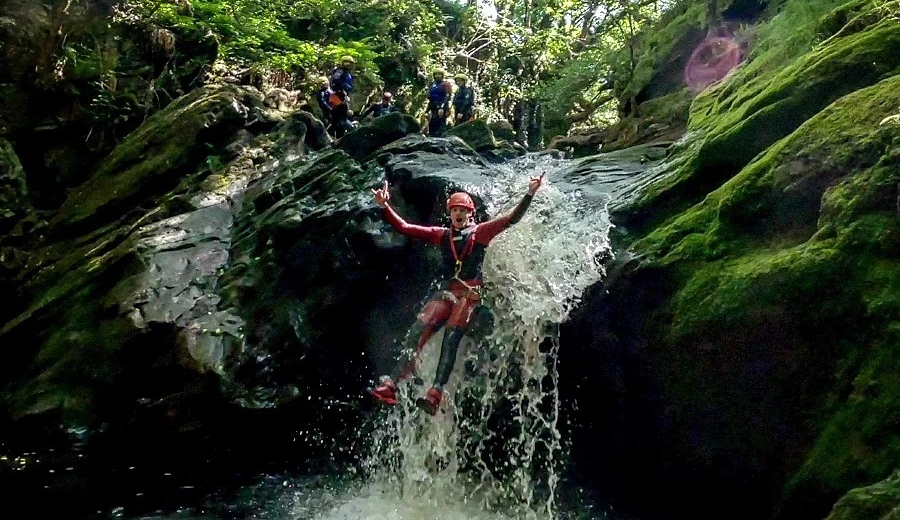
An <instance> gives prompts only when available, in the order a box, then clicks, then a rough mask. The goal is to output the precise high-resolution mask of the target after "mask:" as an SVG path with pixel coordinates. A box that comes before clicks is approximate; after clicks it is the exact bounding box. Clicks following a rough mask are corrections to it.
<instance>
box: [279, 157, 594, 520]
mask: <svg viewBox="0 0 900 520" xmlns="http://www.w3.org/2000/svg"><path fill="white" fill-rule="evenodd" d="M566 165H567V164H566V163H564V162H562V161H559V160H553V159H550V158H534V157H527V158H524V159H521V160H519V161H515V162H513V163H510V164H509V165H505V166H501V167H498V169H497V170H496V177H495V179H494V182H493V183H492V185H491V186H490V187H489V188H488V189H486V190H485V189H484V188H480V187H476V186H471V187H466V188H467V189H470V190H471V191H473V192H475V193H477V194H478V195H480V196H481V197H482V199H483V200H485V201H486V202H487V204H488V208H487V209H488V213H489V214H490V215H498V214H501V213H503V212H506V211H509V210H510V209H511V208H512V207H513V206H514V205H515V204H516V203H517V202H518V200H519V198H520V197H521V196H522V194H523V193H524V190H525V187H526V186H527V182H528V177H529V176H537V175H540V174H542V173H543V174H545V175H546V176H545V179H546V180H547V183H546V186H544V187H542V188H541V190H540V191H539V192H538V194H537V195H536V196H535V198H534V201H533V203H532V206H531V209H530V210H529V212H528V213H527V214H526V216H525V218H524V219H522V221H521V222H519V223H518V224H517V225H515V226H513V227H511V228H509V229H508V230H506V231H505V232H504V233H502V234H501V235H500V236H498V237H497V238H496V239H495V240H494V241H493V242H492V243H491V246H490V247H489V248H488V253H487V256H486V259H485V265H484V277H485V283H486V291H485V297H484V303H485V304H486V305H487V306H488V308H490V309H491V313H492V314H493V318H494V319H493V328H492V331H491V332H490V333H489V334H487V335H486V336H485V337H482V338H478V339H470V338H468V337H467V338H466V339H464V341H463V343H462V345H461V347H460V355H459V357H458V359H457V365H456V368H455V370H454V373H453V376H452V377H451V379H450V382H449V384H448V385H447V387H446V388H445V398H444V403H443V404H442V406H441V410H440V411H439V412H438V414H437V415H436V416H434V417H432V416H429V415H426V414H424V413H423V412H421V411H420V410H418V409H417V408H416V407H415V405H414V401H415V399H416V397H418V396H420V395H421V394H422V393H423V392H424V390H425V389H426V388H427V386H423V385H421V384H417V383H416V382H414V380H412V379H410V380H407V381H405V382H404V383H402V384H401V385H400V397H401V404H400V405H398V406H396V407H393V408H390V409H386V410H385V411H384V413H383V414H382V415H381V416H380V417H379V418H378V419H377V421H378V422H377V424H376V425H375V428H374V434H372V436H371V437H370V441H371V442H370V446H369V454H368V456H367V459H366V460H365V461H364V464H363V468H364V471H363V478H362V479H360V481H361V482H360V483H359V484H358V485H356V486H353V489H352V490H351V489H347V490H344V491H343V492H338V493H337V494H338V495H343V496H342V497H341V496H334V495H333V494H331V495H329V497H328V500H323V499H322V498H321V497H319V498H317V499H311V498H310V497H309V496H304V497H302V499H300V498H299V497H298V500H297V502H296V503H295V507H294V510H293V515H295V516H296V517H303V518H316V519H319V520H350V519H358V520H419V519H421V520H425V519H437V518H441V519H444V520H457V519H458V520H462V519H467V520H505V519H534V520H537V519H553V518H557V516H558V515H557V504H556V493H557V485H558V483H559V479H560V471H561V464H562V463H563V462H564V460H565V459H564V458H565V442H564V439H562V438H561V435H560V424H559V421H560V400H559V395H558V390H557V386H558V385H557V383H558V373H557V369H556V357H557V351H558V348H559V341H558V340H559V338H558V325H559V324H560V323H562V322H563V321H564V320H565V319H566V317H567V316H568V314H569V312H570V310H571V309H572V307H573V306H574V305H575V304H577V302H578V300H579V298H580V296H581V294H582V292H583V290H584V289H585V288H587V287H588V286H590V285H592V284H594V283H596V282H598V281H599V280H600V279H601V278H602V275H603V271H602V268H601V264H600V260H601V258H602V257H603V255H606V254H608V253H609V241H608V231H609V228H610V224H609V220H608V215H607V210H606V206H607V203H608V196H597V197H588V196H586V195H585V194H584V193H583V192H582V191H581V190H578V189H560V187H558V186H556V185H555V184H554V174H555V173H556V172H558V171H560V170H561V169H562V168H563V167H565V166H566ZM562 184H563V183H560V185H562ZM442 336H443V334H442V333H438V334H436V335H435V337H433V338H432V339H431V341H430V342H429V344H428V345H426V347H425V349H424V351H423V355H422V358H421V363H420V369H419V374H420V375H421V376H422V378H423V379H424V380H425V383H430V382H431V381H430V378H431V377H432V375H433V374H434V370H435V366H436V364H437V357H438V354H439V351H440V343H441V339H442ZM326 503H327V505H326Z"/></svg>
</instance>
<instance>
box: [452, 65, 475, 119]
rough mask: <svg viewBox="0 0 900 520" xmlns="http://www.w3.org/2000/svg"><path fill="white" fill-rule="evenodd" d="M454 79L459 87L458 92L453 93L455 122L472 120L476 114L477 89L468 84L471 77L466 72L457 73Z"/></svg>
mask: <svg viewBox="0 0 900 520" xmlns="http://www.w3.org/2000/svg"><path fill="white" fill-rule="evenodd" d="M453 79H455V80H456V85H457V86H458V87H459V88H458V89H457V90H456V94H454V95H453V113H454V114H455V116H454V118H453V122H454V124H456V125H460V124H462V123H465V122H467V121H471V120H472V117H473V116H474V115H475V89H473V88H472V87H469V86H466V83H467V82H468V81H469V77H468V76H466V75H465V74H457V75H456V76H455V77H454V78H453Z"/></svg>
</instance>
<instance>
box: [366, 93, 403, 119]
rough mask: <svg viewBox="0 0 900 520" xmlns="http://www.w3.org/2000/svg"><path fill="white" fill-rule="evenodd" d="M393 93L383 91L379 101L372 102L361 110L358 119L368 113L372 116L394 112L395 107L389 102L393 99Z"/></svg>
mask: <svg viewBox="0 0 900 520" xmlns="http://www.w3.org/2000/svg"><path fill="white" fill-rule="evenodd" d="M393 97H394V96H393V95H392V94H391V93H390V92H385V93H384V94H383V95H382V96H381V102H379V103H372V104H371V105H370V106H369V108H367V109H365V110H363V112H362V114H360V115H359V119H360V120H362V119H365V117H366V116H367V115H369V114H372V118H373V119H374V118H376V117H381V116H383V115H385V114H390V113H391V112H396V111H397V107H395V106H394V105H393V103H391V100H392V99H393Z"/></svg>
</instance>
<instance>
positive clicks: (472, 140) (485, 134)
mask: <svg viewBox="0 0 900 520" xmlns="http://www.w3.org/2000/svg"><path fill="white" fill-rule="evenodd" d="M445 134H446V135H447V136H448V137H449V136H454V135H455V136H456V137H459V138H460V139H462V140H463V141H465V142H466V144H468V145H469V146H471V147H472V148H474V149H475V151H476V152H479V153H480V152H486V151H488V150H493V149H495V148H497V140H496V139H495V138H494V132H493V131H491V129H490V127H489V126H488V125H487V123H485V122H484V121H483V120H481V119H476V120H474V121H469V122H467V123H463V124H461V125H454V126H452V127H450V129H449V130H447V131H446V132H445Z"/></svg>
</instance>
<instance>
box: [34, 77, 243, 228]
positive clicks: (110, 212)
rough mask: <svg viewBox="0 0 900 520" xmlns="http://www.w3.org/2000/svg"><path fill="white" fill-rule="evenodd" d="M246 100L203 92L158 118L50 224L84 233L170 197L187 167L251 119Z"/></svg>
mask: <svg viewBox="0 0 900 520" xmlns="http://www.w3.org/2000/svg"><path fill="white" fill-rule="evenodd" d="M243 97H244V93H243V92H242V91H240V90H238V89H236V88H233V87H209V88H203V89H198V90H195V91H193V92H191V93H190V94H188V95H187V96H184V97H183V98H180V99H178V100H177V101H175V102H174V103H172V104H171V105H169V106H168V107H166V109H164V110H162V111H160V112H158V113H156V114H155V115H153V116H152V117H151V118H150V119H148V120H147V121H146V122H145V123H144V124H143V125H141V126H140V127H139V128H138V129H137V130H136V131H134V132H133V133H131V134H129V135H128V137H127V138H125V140H124V141H123V142H122V143H121V144H120V145H119V146H117V147H116V148H115V149H114V150H113V151H112V153H111V154H110V155H109V156H108V157H106V158H105V159H104V160H103V162H101V163H100V165H99V166H98V168H97V171H96V173H95V174H94V175H93V176H92V177H91V179H90V180H88V181H87V182H86V183H84V184H83V185H81V186H80V187H79V188H78V189H77V190H75V191H74V192H73V193H72V194H71V195H70V196H69V197H68V198H67V199H66V201H65V202H64V203H63V205H62V207H61V208H60V210H59V212H58V214H57V215H56V217H55V218H54V219H53V221H52V222H51V225H52V226H54V227H57V228H59V229H71V228H80V229H86V227H85V226H88V225H91V224H97V223H98V222H102V219H104V218H105V219H107V220H108V221H111V220H115V219H117V218H118V217H120V216H121V215H122V214H124V213H126V212H127V211H128V210H129V209H132V208H133V207H134V206H135V205H136V204H139V203H141V202H143V201H144V200H146V199H147V198H150V197H152V196H154V195H162V194H164V193H166V192H168V191H169V190H171V189H172V188H174V187H175V186H176V185H177V184H178V182H179V180H180V179H181V176H182V175H184V173H185V167H192V166H195V165H196V164H200V163H202V162H203V161H204V160H205V158H206V157H207V155H208V151H209V149H210V147H214V146H215V145H216V144H219V143H220V142H221V141H222V140H224V139H227V138H228V137H229V136H230V135H232V134H233V133H234V132H235V131H237V129H239V128H240V127H241V126H242V124H243V121H244V119H245V117H246V115H247V114H246V113H245V110H246V108H245V107H244V106H243V105H242V104H241V103H240V100H242V98H243Z"/></svg>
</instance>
